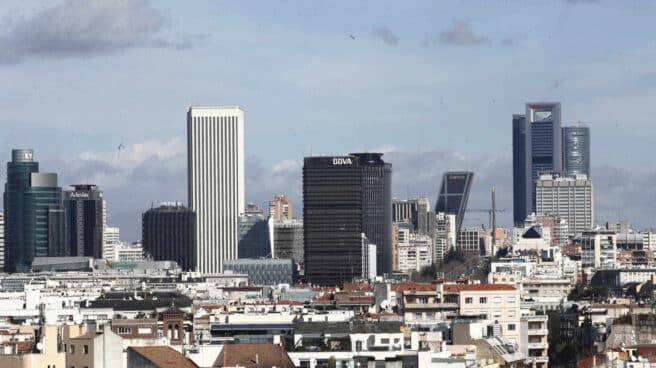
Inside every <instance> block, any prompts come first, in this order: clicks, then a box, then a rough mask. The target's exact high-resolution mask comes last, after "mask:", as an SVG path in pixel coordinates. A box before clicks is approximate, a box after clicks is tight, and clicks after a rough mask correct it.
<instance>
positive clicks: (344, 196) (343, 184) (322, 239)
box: [303, 156, 363, 285]
mask: <svg viewBox="0 0 656 368" xmlns="http://www.w3.org/2000/svg"><path fill="white" fill-rule="evenodd" d="M362 174H363V172H362V168H361V167H360V162H359V159H358V158H357V157H355V156H335V157H306V158H305V160H304V164H303V221H304V227H303V233H304V236H303V238H304V247H305V254H304V256H305V277H306V279H307V281H308V282H310V283H314V284H322V285H338V284H342V283H343V282H350V281H352V280H353V279H354V278H356V277H360V276H361V275H362V269H363V267H362V258H363V257H362V233H363V228H362V211H363V207H362V193H363V190H362Z"/></svg>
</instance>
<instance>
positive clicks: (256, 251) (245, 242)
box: [238, 203, 273, 258]
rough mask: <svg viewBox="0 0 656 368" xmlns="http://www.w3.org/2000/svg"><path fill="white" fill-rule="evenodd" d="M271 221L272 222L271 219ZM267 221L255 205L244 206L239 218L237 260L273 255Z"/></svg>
mask: <svg viewBox="0 0 656 368" xmlns="http://www.w3.org/2000/svg"><path fill="white" fill-rule="evenodd" d="M271 221H273V220H272V219H271ZM271 230H273V229H270V226H269V219H268V218H267V217H266V216H264V214H263V213H262V210H260V209H259V208H258V207H257V206H256V205H254V204H252V203H249V204H247V205H246V209H245V211H244V213H243V214H242V215H241V216H239V249H238V257H239V258H261V257H271V255H272V254H273V249H272V248H273V245H272V239H271V238H272V234H270V233H271V232H272V231H271Z"/></svg>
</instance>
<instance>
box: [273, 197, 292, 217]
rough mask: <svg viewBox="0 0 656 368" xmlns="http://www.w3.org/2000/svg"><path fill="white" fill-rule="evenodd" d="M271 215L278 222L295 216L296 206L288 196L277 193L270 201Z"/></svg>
mask: <svg viewBox="0 0 656 368" xmlns="http://www.w3.org/2000/svg"><path fill="white" fill-rule="evenodd" d="M269 217H271V218H272V219H273V221H276V222H278V221H284V220H291V219H292V218H294V208H293V206H292V202H291V201H290V200H289V199H288V198H287V196H285V195H277V196H275V197H273V201H269Z"/></svg>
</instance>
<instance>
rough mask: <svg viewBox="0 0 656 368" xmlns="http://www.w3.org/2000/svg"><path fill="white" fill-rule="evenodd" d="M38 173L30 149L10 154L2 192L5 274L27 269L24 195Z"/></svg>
mask: <svg viewBox="0 0 656 368" xmlns="http://www.w3.org/2000/svg"><path fill="white" fill-rule="evenodd" d="M38 171H39V163H38V162H36V161H34V152H33V151H32V150H31V149H15V150H12V151H11V161H10V162H7V182H6V183H5V191H4V216H5V270H6V271H7V272H16V271H18V270H19V269H26V267H29V264H27V263H26V260H25V252H26V244H25V240H24V238H23V237H24V234H25V231H24V226H25V221H24V210H25V208H24V207H25V191H26V190H27V188H29V186H30V175H31V174H32V173H35V172H38Z"/></svg>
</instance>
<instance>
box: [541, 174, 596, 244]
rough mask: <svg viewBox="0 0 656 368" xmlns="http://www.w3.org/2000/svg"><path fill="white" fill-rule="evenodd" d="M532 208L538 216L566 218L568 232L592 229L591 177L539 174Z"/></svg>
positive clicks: (571, 233) (592, 197)
mask: <svg viewBox="0 0 656 368" xmlns="http://www.w3.org/2000/svg"><path fill="white" fill-rule="evenodd" d="M535 211H536V213H537V215H538V216H540V215H552V216H557V217H559V218H561V219H563V220H565V221H567V225H568V235H569V236H574V235H576V234H580V233H581V232H582V231H585V230H590V229H592V227H593V224H594V196H593V189H592V180H590V179H589V178H588V177H587V176H586V175H576V176H561V175H560V174H557V173H550V174H543V175H540V177H539V178H538V180H537V182H536V184H535Z"/></svg>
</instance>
